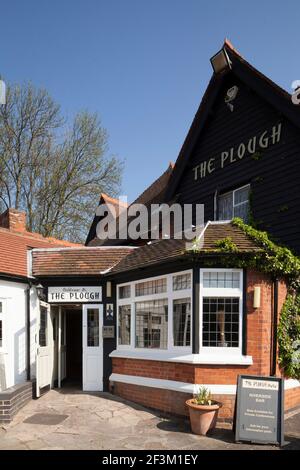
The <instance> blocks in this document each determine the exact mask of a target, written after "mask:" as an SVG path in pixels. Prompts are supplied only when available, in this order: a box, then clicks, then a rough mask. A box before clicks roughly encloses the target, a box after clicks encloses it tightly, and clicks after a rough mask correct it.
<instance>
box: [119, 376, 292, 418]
mask: <svg viewBox="0 0 300 470" xmlns="http://www.w3.org/2000/svg"><path fill="white" fill-rule="evenodd" d="M112 391H113V393H115V394H116V395H118V396H120V397H122V398H125V399H126V400H129V401H133V402H135V403H139V404H140V405H144V406H146V407H148V408H152V409H155V410H159V411H162V412H163V413H170V414H174V415H180V416H188V408H187V406H186V405H185V402H186V400H188V399H189V398H191V395H190V394H188V393H182V392H175V391H172V390H163V389H159V388H153V387H144V386H141V385H132V384H125V383H121V382H114V384H113V388H112ZM235 398H236V396H235V395H221V394H214V395H213V399H214V400H216V401H218V402H220V403H222V407H221V408H220V410H219V415H218V422H219V423H222V422H223V423H224V422H225V423H232V421H233V416H234V406H235ZM299 407H300V387H297V388H292V389H289V390H286V391H285V400H284V411H285V413H288V412H289V411H292V410H295V409H297V408H299Z"/></svg>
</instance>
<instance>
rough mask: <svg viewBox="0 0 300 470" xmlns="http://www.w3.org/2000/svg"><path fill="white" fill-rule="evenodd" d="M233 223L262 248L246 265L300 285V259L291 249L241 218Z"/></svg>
mask: <svg viewBox="0 0 300 470" xmlns="http://www.w3.org/2000/svg"><path fill="white" fill-rule="evenodd" d="M232 223H233V225H235V226H236V227H239V228H240V229H241V230H242V231H243V232H244V233H245V234H246V235H247V236H248V237H249V238H251V239H252V240H253V241H254V242H255V243H256V244H257V245H258V246H259V247H260V248H261V249H262V250H261V251H260V252H258V253H254V255H253V256H252V257H250V258H249V259H248V260H246V261H245V263H243V264H244V267H251V268H254V269H257V270H258V271H261V272H264V273H266V274H269V275H271V276H272V277H278V278H284V279H286V281H287V282H288V284H289V286H290V287H291V288H294V289H299V287H300V259H299V257H297V256H295V255H294V254H293V253H292V252H291V250H289V249H288V248H286V247H283V246H279V245H277V244H276V243H274V242H273V241H271V240H270V238H269V236H268V234H267V232H262V231H260V230H256V229H255V228H253V227H251V226H250V225H247V224H245V223H244V222H243V221H242V220H241V219H238V218H235V219H233V221H232Z"/></svg>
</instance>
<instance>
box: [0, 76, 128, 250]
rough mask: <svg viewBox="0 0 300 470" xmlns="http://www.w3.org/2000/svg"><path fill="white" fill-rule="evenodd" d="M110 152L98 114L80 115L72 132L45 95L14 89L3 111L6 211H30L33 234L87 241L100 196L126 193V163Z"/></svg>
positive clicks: (1, 165)
mask: <svg viewBox="0 0 300 470" xmlns="http://www.w3.org/2000/svg"><path fill="white" fill-rule="evenodd" d="M107 151H108V148H107V133H106V131H105V129H103V128H102V126H101V122H100V120H99V118H98V116H97V115H96V114H90V113H89V112H87V111H85V112H80V113H78V114H77V115H76V116H75V118H74V121H73V123H72V124H71V126H69V127H67V126H66V123H65V120H63V119H62V117H61V112H60V107H59V106H58V105H57V104H56V103H55V102H54V101H53V100H52V98H51V97H50V96H49V94H48V93H47V92H46V91H45V90H37V89H35V88H34V87H33V86H32V85H24V86H14V87H8V93H7V103H6V105H5V106H2V107H0V208H2V209H3V208H5V207H15V208H16V209H23V210H25V211H26V212H27V225H28V227H27V228H28V230H31V231H37V232H39V233H41V234H43V235H44V236H57V237H61V238H69V239H71V240H76V241H82V240H84V239H85V235H86V233H87V229H88V227H89V224H90V223H91V218H92V215H93V213H94V208H95V205H96V204H97V201H98V198H99V195H100V193H101V192H108V193H109V194H112V195H116V194H117V193H118V192H119V190H120V182H121V174H122V162H120V161H119V160H118V159H117V158H116V157H113V156H108V154H107Z"/></svg>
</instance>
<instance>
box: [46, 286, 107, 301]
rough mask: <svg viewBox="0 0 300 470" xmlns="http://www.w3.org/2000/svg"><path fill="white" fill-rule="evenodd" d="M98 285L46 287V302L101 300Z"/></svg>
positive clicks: (100, 290) (100, 291) (100, 289)
mask: <svg viewBox="0 0 300 470" xmlns="http://www.w3.org/2000/svg"><path fill="white" fill-rule="evenodd" d="M101 301H102V288H101V287H100V286H59V287H48V302H55V303H78V302H82V303H86V302H101Z"/></svg>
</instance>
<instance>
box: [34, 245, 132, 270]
mask: <svg viewBox="0 0 300 470" xmlns="http://www.w3.org/2000/svg"><path fill="white" fill-rule="evenodd" d="M133 249H134V248H130V247H112V248H110V247H82V248H74V249H63V248H62V249H57V250H55V249H53V250H43V249H42V250H33V252H32V274H33V276H36V277H43V276H64V277H65V276H93V275H96V276H99V275H100V274H103V272H105V271H106V270H108V269H110V268H112V267H113V266H115V265H116V264H117V263H118V262H119V261H121V260H122V259H123V258H124V257H126V256H127V255H128V254H129V253H131V251H132V250H133Z"/></svg>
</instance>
